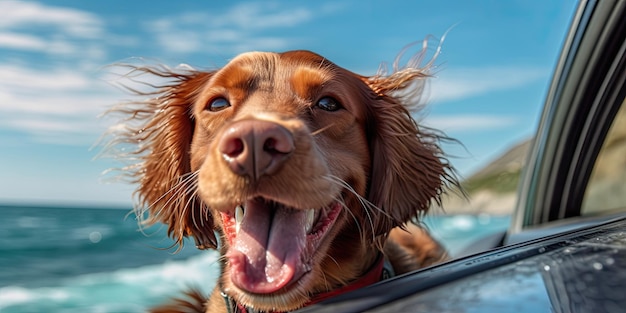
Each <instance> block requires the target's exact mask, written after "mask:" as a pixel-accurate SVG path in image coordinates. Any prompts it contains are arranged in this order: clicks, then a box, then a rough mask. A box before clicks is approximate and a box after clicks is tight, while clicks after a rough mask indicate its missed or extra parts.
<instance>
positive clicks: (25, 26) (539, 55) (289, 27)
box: [0, 0, 576, 207]
mask: <svg viewBox="0 0 626 313" xmlns="http://www.w3.org/2000/svg"><path fill="white" fill-rule="evenodd" d="M575 7H576V3H575V1H573V0H545V1H544V0H530V1H528V0H519V1H513V0H511V1H508V0H507V1H498V0H491V1H487V0H474V1H466V0H437V1H435V0H431V1H411V0H406V1H397V0H388V1H363V0H339V1H337V0H329V1H324V0H322V1H306V2H305V1H243V2H241V1H186V0H179V1H119V0H109V1H82V0H76V1H62V0H58V1H7V0H2V1H0V203H14V204H21V203H24V204H41V205H46V204H48V205H89V206H98V207H115V206H119V207H129V206H130V205H131V200H132V191H133V190H134V186H133V185H131V184H128V183H124V182H118V181H115V180H114V179H113V178H112V177H111V175H107V174H106V171H107V169H110V168H115V167H116V166H119V165H120V163H119V162H117V161H116V160H115V159H112V158H98V157H97V156H98V155H99V153H100V152H101V151H102V148H101V145H98V144H97V143H98V141H99V138H101V135H102V134H103V133H104V132H105V131H106V129H107V127H109V126H111V125H112V124H113V123H114V121H112V120H111V119H107V118H102V117H101V114H102V113H103V112H104V111H106V110H107V109H108V108H110V107H111V106H113V105H115V104H117V103H120V102H122V101H124V100H129V99H133V98H132V96H131V95H130V94H128V93H127V92H125V91H123V90H121V89H120V88H119V87H117V86H118V85H119V79H118V78H117V77H116V75H115V74H116V72H115V69H114V67H111V65H112V64H119V63H136V64H139V63H141V64H145V63H148V64H155V65H156V64H164V65H167V66H170V67H176V66H178V65H180V64H187V65H189V66H192V67H194V68H198V69H215V68H218V67H220V66H223V65H224V64H226V63H227V62H228V60H230V59H232V58H233V57H234V56H236V55H237V54H239V53H242V52H246V51H253V50H256V51H276V52H280V51H286V50H294V49H307V50H312V51H315V52H317V53H319V54H321V55H323V56H325V57H326V58H327V59H329V60H331V61H333V62H334V63H336V64H338V65H339V66H342V67H344V68H347V69H349V70H351V71H354V72H357V73H360V74H363V75H373V74H375V73H376V72H377V70H378V68H379V65H380V64H381V63H382V62H386V63H391V62H393V60H394V58H395V56H396V55H397V54H398V53H399V52H400V51H401V50H402V49H403V48H404V47H406V46H407V45H409V44H415V45H414V46H413V48H410V50H409V53H410V52H416V51H418V50H419V49H420V48H421V45H422V42H423V41H424V39H426V38H429V40H428V43H429V51H431V53H434V51H435V49H436V47H437V45H438V44H439V43H441V52H440V54H439V55H438V56H437V59H436V61H435V65H436V68H435V73H434V77H433V78H432V79H431V81H430V84H429V87H428V92H427V95H428V106H427V107H426V108H425V110H424V111H423V112H421V114H420V115H419V116H417V118H419V120H420V123H422V124H425V125H428V126H430V127H434V128H437V129H440V130H442V131H444V132H445V133H446V134H447V135H448V136H449V137H452V138H454V139H457V140H458V141H460V142H461V143H462V145H459V144H450V145H446V146H445V147H444V149H445V151H446V152H447V153H448V154H449V155H450V156H451V158H450V161H451V163H452V164H453V165H454V166H455V167H456V169H457V171H458V172H459V174H460V176H461V177H467V176H469V175H471V174H472V173H473V172H474V171H477V170H479V169H480V168H481V167H482V166H484V165H486V164H488V162H489V161H491V160H493V159H494V158H496V157H497V156H499V155H500V154H501V153H503V152H504V151H506V149H508V148H510V147H511V146H512V145H514V144H516V143H518V142H520V141H521V140H524V139H528V138H530V137H532V135H533V134H534V132H535V129H536V127H537V124H538V120H539V116H540V113H541V109H542V107H543V103H544V98H545V96H546V92H547V88H548V84H549V81H550V79H551V77H552V73H553V71H554V67H555V64H556V61H557V59H558V55H559V53H560V50H561V47H562V44H563V40H564V38H565V35H566V33H567V30H568V27H569V25H570V20H571V17H572V15H573V13H574V11H575ZM442 39H444V40H442Z"/></svg>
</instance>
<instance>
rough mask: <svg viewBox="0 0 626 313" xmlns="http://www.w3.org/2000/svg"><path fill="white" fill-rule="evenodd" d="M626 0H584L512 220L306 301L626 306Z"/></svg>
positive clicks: (330, 308)
mask: <svg viewBox="0 0 626 313" xmlns="http://www.w3.org/2000/svg"><path fill="white" fill-rule="evenodd" d="M625 39H626V2H623V1H581V2H580V4H579V7H578V9H577V11H576V14H575V15H574V18H573V20H572V24H571V28H570V31H569V33H568V35H567V37H566V39H565V43H564V46H563V50H562V53H561V56H560V59H559V61H558V63H557V66H556V69H555V71H554V76H553V80H552V82H551V84H550V88H549V91H548V94H547V97H546V102H545V106H544V110H543V112H542V117H541V120H540V123H539V127H538V129H537V132H536V135H535V137H534V139H533V143H532V148H531V152H530V155H529V158H528V162H527V164H526V166H525V169H524V172H523V175H522V178H521V181H520V186H519V190H518V203H517V206H516V210H515V213H514V215H513V217H512V220H511V225H510V227H509V229H508V230H506V231H503V232H500V233H496V234H492V235H490V236H488V237H486V238H483V239H481V240H480V241H478V242H477V243H475V244H472V245H469V246H468V247H466V248H465V250H464V251H463V252H462V253H461V254H462V255H464V256H461V257H459V258H457V259H454V260H452V261H450V262H447V263H444V264H440V265H437V266H434V267H430V268H426V269H422V270H419V271H416V272H412V273H409V274H406V275H403V276H399V277H395V278H392V279H389V280H386V281H383V282H380V283H378V284H375V285H372V286H369V287H367V288H363V289H361V290H358V291H355V292H351V293H348V294H344V295H341V296H338V297H336V298H333V299H330V300H328V301H325V302H322V303H319V304H316V305H313V306H310V307H307V308H304V309H302V310H300V311H299V312H333V313H335V312H363V311H368V312H417V311H419V312H503V311H504V312H540V311H543V312H547V311H552V312H624V311H625V310H626V297H624V294H625V292H624V290H626V104H625V103H624V98H625V95H626V84H625V82H626V40H625Z"/></svg>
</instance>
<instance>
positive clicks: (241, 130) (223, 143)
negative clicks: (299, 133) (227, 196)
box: [218, 120, 295, 180]
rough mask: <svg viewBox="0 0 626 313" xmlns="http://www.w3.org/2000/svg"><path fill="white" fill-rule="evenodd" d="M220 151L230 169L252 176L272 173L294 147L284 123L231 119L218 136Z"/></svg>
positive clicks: (257, 176) (254, 178)
mask: <svg viewBox="0 0 626 313" xmlns="http://www.w3.org/2000/svg"><path fill="white" fill-rule="evenodd" d="M218 148H219V149H220V153H221V154H222V156H223V157H224V160H226V162H227V164H228V166H229V167H230V169H231V171H233V172H234V173H236V174H238V175H241V176H249V177H250V178H251V179H253V180H257V179H259V178H260V177H261V176H263V175H272V174H273V173H275V172H276V171H277V170H278V169H279V168H280V167H281V165H282V164H283V163H284V161H285V160H286V159H287V157H288V156H289V155H290V154H291V152H292V151H293V150H294V148H295V146H294V140H293V135H292V134H291V132H290V131H289V130H287V129H286V128H285V127H283V126H281V125H279V124H276V123H273V122H269V121H261V120H243V121H238V122H235V123H233V124H232V125H231V126H230V127H229V128H228V129H227V130H226V132H224V134H223V135H222V137H221V138H220V142H219V146H218Z"/></svg>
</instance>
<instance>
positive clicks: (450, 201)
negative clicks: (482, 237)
mask: <svg viewBox="0 0 626 313" xmlns="http://www.w3.org/2000/svg"><path fill="white" fill-rule="evenodd" d="M531 142H532V140H530V139H528V140H524V141H522V142H519V143H517V144H515V145H514V146H512V147H511V148H510V149H508V150H507V151H506V152H504V153H503V154H501V155H500V156H498V157H497V158H495V159H494V160H493V161H491V162H489V163H488V164H487V165H485V166H484V167H482V168H481V169H479V170H478V171H476V172H475V173H474V174H472V175H470V176H469V177H468V178H466V179H465V180H463V181H462V182H461V185H462V186H463V188H464V190H465V191H466V192H467V194H468V196H469V199H470V200H471V201H468V200H467V199H465V198H464V197H462V196H460V195H459V194H458V193H454V192H450V193H449V194H448V195H447V196H446V197H444V199H443V206H442V207H443V208H433V210H431V212H433V213H434V214H442V213H443V214H463V213H467V214H478V213H487V214H510V213H512V211H513V208H514V206H515V201H516V192H517V186H518V185H519V178H520V173H521V170H522V168H523V167H524V166H525V165H526V159H527V155H528V152H529V149H530V144H531Z"/></svg>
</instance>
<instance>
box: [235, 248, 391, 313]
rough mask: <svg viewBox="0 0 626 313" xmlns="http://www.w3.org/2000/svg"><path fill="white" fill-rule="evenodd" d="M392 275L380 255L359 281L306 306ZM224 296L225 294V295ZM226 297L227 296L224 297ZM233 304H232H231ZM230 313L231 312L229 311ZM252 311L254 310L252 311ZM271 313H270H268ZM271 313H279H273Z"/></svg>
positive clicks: (242, 311)
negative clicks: (386, 270)
mask: <svg viewBox="0 0 626 313" xmlns="http://www.w3.org/2000/svg"><path fill="white" fill-rule="evenodd" d="M389 275H390V273H385V258H384V257H383V255H382V254H380V255H379V256H378V259H377V260H376V263H374V265H372V267H370V269H369V270H368V271H367V272H366V273H365V275H363V276H361V277H359V279H357V280H355V281H353V282H352V283H351V284H349V285H345V286H343V287H341V288H339V289H335V290H331V291H328V292H324V293H320V294H317V295H315V296H313V298H311V301H309V302H307V303H306V304H305V305H304V306H309V305H312V304H315V303H318V302H321V301H324V300H326V299H328V298H332V297H335V296H338V295H340V294H344V293H346V292H350V291H353V290H357V289H360V288H363V287H365V286H369V285H371V284H374V283H377V282H379V281H381V280H383V279H385V278H388V276H389ZM223 295H224V294H223ZM224 296H225V295H224ZM228 298H229V299H228V300H226V302H227V306H228V307H229V309H230V308H231V307H232V306H231V305H232V304H234V303H233V302H234V301H232V299H230V297H228ZM229 302H231V303H232V304H231V303H229ZM234 307H236V308H237V310H236V312H240V313H251V312H248V308H246V307H244V306H243V305H241V304H238V303H237V304H235V305H234ZM229 311H230V310H229ZM251 311H252V310H251ZM252 312H257V311H252ZM267 313H270V312H267ZM271 313H278V312H271Z"/></svg>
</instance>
